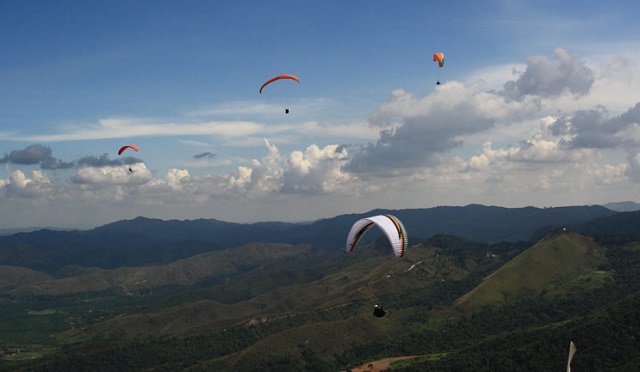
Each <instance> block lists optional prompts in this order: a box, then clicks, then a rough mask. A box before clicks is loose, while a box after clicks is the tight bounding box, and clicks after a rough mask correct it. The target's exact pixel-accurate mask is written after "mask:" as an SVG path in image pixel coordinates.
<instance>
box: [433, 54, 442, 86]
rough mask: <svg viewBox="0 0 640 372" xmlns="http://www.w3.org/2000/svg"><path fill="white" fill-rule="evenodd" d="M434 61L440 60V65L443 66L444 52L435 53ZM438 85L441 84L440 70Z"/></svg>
mask: <svg viewBox="0 0 640 372" xmlns="http://www.w3.org/2000/svg"><path fill="white" fill-rule="evenodd" d="M433 62H438V67H439V68H442V66H444V53H435V54H434V55H433ZM436 85H440V72H438V81H436Z"/></svg>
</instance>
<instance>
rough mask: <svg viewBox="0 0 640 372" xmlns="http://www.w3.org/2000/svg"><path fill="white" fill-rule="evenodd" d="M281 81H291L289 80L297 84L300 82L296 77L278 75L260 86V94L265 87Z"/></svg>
mask: <svg viewBox="0 0 640 372" xmlns="http://www.w3.org/2000/svg"><path fill="white" fill-rule="evenodd" d="M281 79H291V80H295V81H297V82H298V83H299V82H300V79H298V77H297V76H293V75H286V74H285V75H278V76H276V77H274V78H271V79H269V80H267V81H266V82H265V83H264V84H262V86H261V87H260V94H262V89H263V88H264V87H266V86H267V85H269V84H271V83H273V82H274V81H277V80H281Z"/></svg>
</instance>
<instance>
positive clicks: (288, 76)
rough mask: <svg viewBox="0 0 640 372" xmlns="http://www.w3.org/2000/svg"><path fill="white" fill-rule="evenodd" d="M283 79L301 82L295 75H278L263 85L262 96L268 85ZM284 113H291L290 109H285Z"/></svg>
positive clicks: (261, 88)
mask: <svg viewBox="0 0 640 372" xmlns="http://www.w3.org/2000/svg"><path fill="white" fill-rule="evenodd" d="M282 79H290V80H294V81H297V82H298V83H299V82H300V79H299V78H298V77H297V76H294V75H288V74H285V75H278V76H276V77H274V78H271V79H269V80H267V81H266V82H265V83H264V84H262V86H261V87H260V94H262V90H263V89H264V87H266V86H267V85H269V84H271V83H273V82H274V81H278V80H282ZM284 113H285V114H288V113H289V108H285V109H284Z"/></svg>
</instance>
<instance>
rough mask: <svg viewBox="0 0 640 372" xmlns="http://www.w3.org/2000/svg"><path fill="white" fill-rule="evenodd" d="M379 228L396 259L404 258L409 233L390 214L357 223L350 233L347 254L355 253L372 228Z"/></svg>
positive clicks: (364, 219) (367, 218) (368, 218)
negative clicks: (363, 237)
mask: <svg viewBox="0 0 640 372" xmlns="http://www.w3.org/2000/svg"><path fill="white" fill-rule="evenodd" d="M374 225H376V226H378V227H379V228H380V229H381V230H382V231H383V232H384V233H385V235H386V236H387V239H389V242H390V243H391V247H392V248H393V253H394V254H395V256H396V257H402V256H403V255H404V252H405V250H406V249H407V247H408V246H409V241H408V239H407V231H406V230H405V228H404V225H403V224H402V222H400V220H399V219H398V218H397V217H395V216H392V215H390V214H381V215H378V216H373V217H366V218H363V219H361V220H358V221H356V223H354V224H353V226H352V227H351V231H349V235H348V237H347V252H351V251H353V248H355V246H356V244H358V241H359V240H360V239H361V238H362V236H363V235H364V233H366V232H367V230H369V229H370V228H371V227H372V226H374Z"/></svg>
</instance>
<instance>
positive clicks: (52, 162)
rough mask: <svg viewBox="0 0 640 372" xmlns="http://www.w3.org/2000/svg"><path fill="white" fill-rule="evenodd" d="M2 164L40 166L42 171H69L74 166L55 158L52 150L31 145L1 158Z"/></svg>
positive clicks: (38, 145)
mask: <svg viewBox="0 0 640 372" xmlns="http://www.w3.org/2000/svg"><path fill="white" fill-rule="evenodd" d="M0 163H12V164H21V165H36V164H39V165H40V167H41V168H42V169H67V168H71V167H73V166H74V164H73V163H70V162H63V161H61V160H59V159H56V158H54V157H53V155H52V150H51V148H50V147H48V146H43V145H40V144H35V145H30V146H27V147H26V148H24V149H22V150H12V151H11V152H9V153H8V154H5V155H4V156H3V157H2V158H0Z"/></svg>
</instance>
